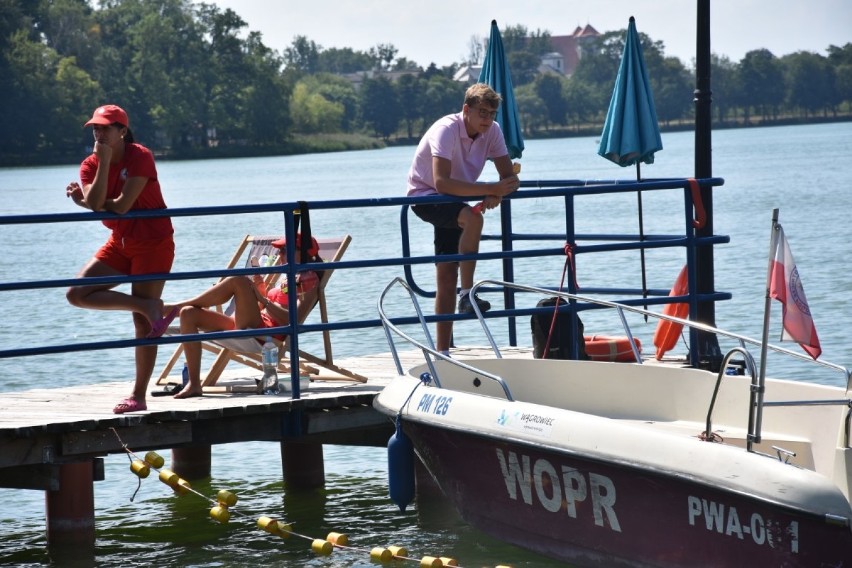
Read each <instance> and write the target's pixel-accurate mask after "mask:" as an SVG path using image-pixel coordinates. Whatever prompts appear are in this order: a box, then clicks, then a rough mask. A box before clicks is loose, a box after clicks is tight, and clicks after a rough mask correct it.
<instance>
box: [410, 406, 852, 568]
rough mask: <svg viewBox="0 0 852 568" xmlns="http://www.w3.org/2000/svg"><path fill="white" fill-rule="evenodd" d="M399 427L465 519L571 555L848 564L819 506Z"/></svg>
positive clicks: (424, 427)
mask: <svg viewBox="0 0 852 568" xmlns="http://www.w3.org/2000/svg"><path fill="white" fill-rule="evenodd" d="M403 429H404V431H405V433H406V434H407V435H408V436H409V437H410V438H411V439H412V441H413V443H414V446H415V449H416V452H417V454H418V456H419V457H420V459H421V460H422V461H423V463H424V464H425V466H426V468H427V469H428V470H429V472H430V473H431V474H432V476H433V477H434V478H435V480H436V481H437V483H438V484H439V485H440V487H441V489H442V491H443V492H444V494H445V495H446V496H447V497H448V498H449V499H450V500H451V501H452V502H453V503H454V505H455V507H456V508H457V509H458V510H459V512H460V514H461V515H462V517H463V518H464V519H465V520H466V521H467V522H469V523H470V524H471V525H473V526H475V527H477V528H479V529H480V530H482V531H483V532H486V533H488V534H490V535H492V536H494V537H496V538H498V539H501V540H505V541H507V542H511V543H513V544H516V545H519V546H522V547H524V548H528V549H531V550H534V551H536V552H539V553H541V554H544V555H547V556H550V557H553V558H557V559H560V560H564V561H567V562H570V563H572V564H576V565H578V566H689V567H695V566H809V567H811V566H849V565H852V534H850V530H849V528H848V527H843V526H835V525H832V524H830V523H827V522H826V521H825V519H824V518H820V517H818V516H817V515H806V514H802V512H801V511H793V510H790V509H788V508H785V507H780V506H774V505H773V504H771V503H767V502H763V501H760V500H756V499H754V498H752V497H750V496H749V495H743V494H738V493H736V492H731V491H723V490H720V489H719V488H716V487H713V486H710V485H707V484H704V483H701V482H699V481H697V480H695V479H688V478H685V477H680V476H678V475H676V474H673V473H672V472H665V471H654V470H650V469H638V468H636V467H633V466H631V465H630V464H624V463H622V464H620V463H615V462H611V461H610V462H607V461H601V460H596V459H591V458H588V457H584V456H581V455H575V454H572V453H571V452H570V451H565V450H555V449H554V448H551V447H547V446H545V445H538V444H535V443H530V442H527V441H522V440H513V439H511V437H504V438H500V437H495V436H486V435H482V434H479V433H471V432H465V431H463V430H460V429H454V428H446V427H440V426H436V425H434V424H429V423H422V422H414V421H404V422H403ZM470 464H475V467H471V465H470ZM459 465H464V467H459Z"/></svg>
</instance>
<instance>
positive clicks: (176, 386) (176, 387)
mask: <svg viewBox="0 0 852 568" xmlns="http://www.w3.org/2000/svg"><path fill="white" fill-rule="evenodd" d="M181 390H183V385H182V384H180V383H167V384H166V385H165V386H164V387H163V390H153V391H151V392H150V393H148V394H150V395H151V396H174V395H176V394H177V393H179V392H180V391H181Z"/></svg>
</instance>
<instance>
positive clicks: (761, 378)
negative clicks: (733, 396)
mask: <svg viewBox="0 0 852 568" xmlns="http://www.w3.org/2000/svg"><path fill="white" fill-rule="evenodd" d="M778 228H779V225H778V209H777V208H776V209H773V210H772V230H771V232H770V236H769V261H768V262H767V267H766V300H765V301H764V305H763V336H762V340H761V342H760V371H759V372H758V376H757V400H756V403H755V405H754V408H752V410H753V411H754V414H755V424H754V426H755V428H754V429H752V428H751V427H750V428H749V435H750V434H751V432H760V431H761V423H762V422H763V390H764V385H765V383H766V355H767V353H768V351H769V348H768V345H769V310H770V307H771V304H772V298H771V297H770V296H769V290H770V278H772V266H773V263H774V262H775V253H776V251H777V250H778ZM749 415H751V412H750V413H749ZM749 422H751V419H749ZM749 426H751V424H750V425H749ZM753 441H754V443H757V444H759V443H760V435H759V434H758V435H757V436H755V439H754V440H753Z"/></svg>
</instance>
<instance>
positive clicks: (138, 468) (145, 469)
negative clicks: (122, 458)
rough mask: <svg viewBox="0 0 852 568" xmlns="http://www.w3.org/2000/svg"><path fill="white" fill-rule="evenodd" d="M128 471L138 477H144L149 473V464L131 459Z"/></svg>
mask: <svg viewBox="0 0 852 568" xmlns="http://www.w3.org/2000/svg"><path fill="white" fill-rule="evenodd" d="M130 471H132V472H133V473H135V474H136V475H137V476H138V477H139V478H141V479H145V478H146V477H148V475H149V474H150V473H151V466H149V465H148V464H147V463H145V462H143V461H142V460H133V461H132V462H130Z"/></svg>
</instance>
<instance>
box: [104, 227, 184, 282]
mask: <svg viewBox="0 0 852 568" xmlns="http://www.w3.org/2000/svg"><path fill="white" fill-rule="evenodd" d="M95 258H97V259H98V260H100V261H101V262H103V263H104V264H106V265H107V266H109V267H110V268H114V269H115V270H118V271H119V272H121V273H122V274H128V275H130V276H133V275H136V274H157V273H165V272H169V271H170V270H171V269H172V263H173V262H174V260H175V241H174V238H173V237H172V236H171V235H169V236H168V237H164V238H162V239H144V240H140V239H128V238H123V239H122V238H118V237H116V236H115V235H114V234H113V235H110V238H109V240H108V241H107V242H106V244H104V246H102V247H101V248H100V249H99V250H98V252H96V253H95Z"/></svg>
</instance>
